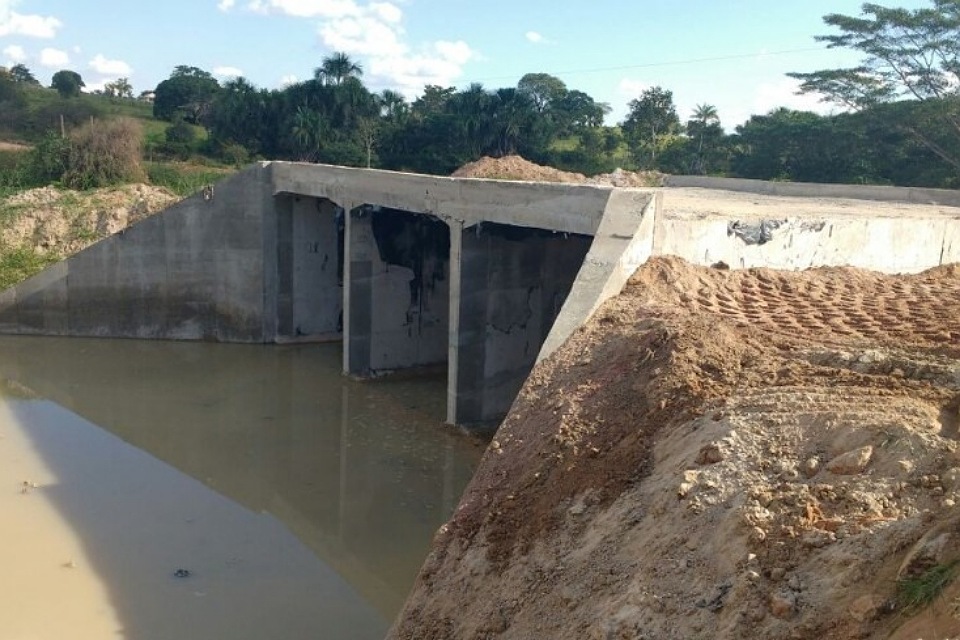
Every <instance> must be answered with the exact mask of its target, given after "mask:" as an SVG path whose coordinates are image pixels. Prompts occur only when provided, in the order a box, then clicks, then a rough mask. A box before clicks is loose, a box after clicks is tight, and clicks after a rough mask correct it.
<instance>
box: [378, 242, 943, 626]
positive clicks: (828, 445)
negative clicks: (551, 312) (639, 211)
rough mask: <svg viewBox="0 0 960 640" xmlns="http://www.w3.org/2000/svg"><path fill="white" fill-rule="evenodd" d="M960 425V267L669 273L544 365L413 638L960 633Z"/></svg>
mask: <svg viewBox="0 0 960 640" xmlns="http://www.w3.org/2000/svg"><path fill="white" fill-rule="evenodd" d="M958 429H960V267H958V266H956V265H954V266H950V267H941V268H938V269H934V270H931V271H928V272H926V273H924V274H920V275H916V276H882V275H878V274H874V273H871V272H866V271H860V270H856V269H838V268H829V269H815V270H810V271H807V272H801V273H792V272H791V273H787V272H777V271H772V270H765V269H754V270H749V271H726V270H716V269H704V268H698V267H693V266H691V265H688V264H687V263H685V262H683V261H681V260H678V259H674V258H657V259H653V260H651V261H650V262H649V263H648V264H647V265H645V266H644V267H642V268H641V269H640V270H639V271H638V272H637V274H636V275H635V276H634V277H633V279H632V280H631V281H630V283H629V285H628V286H627V288H626V290H625V291H624V293H623V294H622V295H621V296H619V297H618V298H615V299H613V300H611V301H610V302H608V303H607V304H606V305H605V306H604V307H603V308H602V309H601V310H600V311H599V312H598V313H597V315H596V316H595V317H594V319H593V320H591V322H590V323H589V324H588V325H586V326H584V327H582V328H581V329H580V330H579V331H578V332H577V333H576V334H575V335H574V336H573V337H572V338H571V339H570V340H569V341H568V342H567V344H566V345H565V346H564V347H563V348H562V349H561V350H560V351H558V352H557V353H556V354H554V355H553V356H552V357H551V358H549V359H548V360H547V361H545V362H543V363H541V365H539V366H538V367H537V368H536V369H535V370H534V372H533V374H532V375H531V377H530V379H529V380H528V382H527V384H526V386H525V387H524V389H523V391H522V392H521V395H520V397H519V399H518V401H517V403H516V405H515V406H514V411H513V412H512V413H511V415H510V416H509V417H508V418H507V420H506V421H505V423H504V425H503V426H502V427H501V429H500V431H499V432H498V434H497V436H496V439H495V440H494V441H493V443H492V444H491V446H490V448H489V450H488V452H487V453H486V455H485V458H484V460H483V463H482V464H481V467H480V469H479V471H478V473H477V475H476V477H475V478H474V480H473V482H472V483H471V485H470V487H469V488H468V489H467V491H466V493H465V495H464V497H463V500H462V502H461V504H460V506H459V508H458V510H457V512H456V514H455V515H454V517H453V518H452V519H451V521H450V522H449V523H448V524H447V525H445V526H444V527H443V528H442V529H441V530H440V532H438V534H437V537H436V539H435V544H434V550H433V552H432V553H431V555H430V557H429V558H428V560H427V562H426V563H425V565H424V567H423V569H422V571H421V574H420V576H419V578H418V581H417V583H416V586H415V588H414V590H413V592H412V594H411V597H410V599H409V601H408V603H407V606H406V609H405V611H404V612H403V614H402V615H401V617H400V618H399V619H398V622H397V625H396V627H395V629H394V630H393V632H392V634H391V637H392V638H403V639H408V638H409V639H413V638H416V639H418V640H426V639H431V638H436V639H439V638H458V639H464V640H466V639H472V638H517V639H519V638H571V639H573V638H576V639H582V638H586V639H614V638H624V639H627V638H648V639H668V638H669V639H689V638H704V639H706V638H724V639H727V638H729V639H734V638H758V639H770V640H774V639H778V640H779V639H781V638H793V639H796V640H806V639H809V640H814V639H816V640H830V639H838V640H839V639H852V638H895V639H897V640H916V639H917V638H925V639H928V640H929V639H937V640H944V639H947V638H960V507H958V503H960V446H958V445H960V442H958V440H960V435H958ZM951 578H956V579H955V580H953V581H952V582H950V579H951Z"/></svg>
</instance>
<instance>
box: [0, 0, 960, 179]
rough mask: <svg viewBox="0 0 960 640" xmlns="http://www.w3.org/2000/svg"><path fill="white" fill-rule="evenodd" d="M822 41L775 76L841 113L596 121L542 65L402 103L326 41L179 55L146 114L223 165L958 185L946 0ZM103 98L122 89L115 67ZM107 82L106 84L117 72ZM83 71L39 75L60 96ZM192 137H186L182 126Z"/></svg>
mask: <svg viewBox="0 0 960 640" xmlns="http://www.w3.org/2000/svg"><path fill="white" fill-rule="evenodd" d="M824 21H825V23H826V24H827V25H828V26H830V27H832V28H834V29H835V30H836V31H838V32H839V33H833V34H830V35H824V36H818V37H817V39H818V40H821V41H823V42H826V43H827V45H828V46H829V47H839V48H849V49H853V50H855V51H858V52H860V53H861V54H862V56H863V60H862V63H861V64H860V65H859V66H857V67H854V68H850V69H827V70H822V71H818V72H814V73H798V74H790V75H792V76H793V77H795V78H796V79H798V80H799V81H800V82H801V90H802V91H804V92H810V93H816V94H818V95H821V96H825V98H826V99H827V100H829V101H831V102H833V103H835V104H837V105H839V106H842V107H843V108H844V111H842V112H840V113H838V114H836V115H828V116H824V115H818V114H816V113H812V112H804V111H796V110H791V109H787V108H780V109H775V110H773V111H771V112H769V113H767V114H762V115H755V116H753V117H751V118H750V119H749V120H748V121H747V122H745V123H743V124H741V125H739V126H737V127H735V129H734V130H733V131H732V132H727V131H725V130H724V128H723V126H722V123H721V121H720V119H719V117H718V114H717V109H716V108H715V107H714V106H713V105H711V104H709V103H703V104H700V105H698V106H697V107H696V109H695V110H694V112H693V113H692V114H691V115H690V117H689V118H687V119H686V120H685V121H683V120H681V118H680V116H679V114H678V112H677V108H676V105H675V103H674V100H673V94H672V92H671V91H670V90H668V89H666V88H664V87H651V88H649V89H647V90H645V91H643V92H642V93H641V94H640V95H639V96H638V97H637V98H636V99H634V100H632V101H631V102H630V103H629V105H628V113H627V116H626V117H625V118H624V120H623V121H622V122H620V123H617V124H616V125H612V126H610V125H606V124H605V123H604V119H605V117H606V116H607V115H608V114H609V113H610V107H609V105H607V104H604V103H602V102H598V101H596V100H595V99H594V98H593V97H591V96H590V95H588V94H587V93H585V92H583V91H579V90H577V89H573V88H570V87H568V86H567V85H566V84H565V83H564V82H563V81H562V80H561V79H559V78H557V77H555V76H552V75H550V74H547V73H529V74H527V75H525V76H523V77H522V78H521V79H520V81H519V82H518V83H517V84H516V86H511V87H504V88H497V89H488V88H486V87H484V86H482V85H480V84H472V85H470V86H468V87H466V88H464V89H457V88H455V87H441V86H427V87H426V88H425V89H424V90H423V92H422V94H421V95H419V96H418V97H417V98H416V99H414V100H412V101H411V100H407V99H406V98H405V97H404V96H403V95H401V94H400V93H397V92H396V91H392V90H384V91H381V92H374V91H371V90H370V89H369V88H368V87H367V86H366V85H365V84H364V83H363V69H362V67H361V65H360V64H359V63H358V62H356V61H355V60H353V59H351V58H350V57H349V56H348V55H346V54H343V53H336V54H334V55H331V56H329V57H327V58H325V59H323V60H322V62H321V64H320V66H318V67H317V69H316V70H315V72H314V75H313V77H312V78H310V79H309V80H306V81H304V82H299V83H296V84H292V85H290V86H287V87H284V88H282V89H272V90H271V89H263V88H258V87H255V86H254V85H252V84H251V83H250V82H249V81H247V80H246V79H244V78H236V79H231V80H228V81H226V82H223V83H220V82H218V81H217V79H216V78H214V76H213V75H212V74H210V73H209V72H207V71H204V70H203V69H199V68H197V67H192V66H178V67H176V68H175V69H174V70H173V72H172V73H171V75H170V77H169V78H167V79H165V80H164V81H162V82H161V83H160V84H159V85H158V86H157V87H156V90H155V91H154V102H153V115H154V117H155V118H158V119H160V120H165V121H168V122H169V123H170V126H169V128H168V129H167V130H166V139H165V141H164V144H163V145H162V146H161V149H160V151H162V152H164V153H167V154H169V155H174V156H177V155H179V156H187V155H189V154H191V153H195V152H197V151H198V150H199V151H203V152H204V153H207V154H209V155H213V156H217V157H220V158H223V159H226V160H229V161H231V162H237V163H239V162H243V161H245V160H247V159H250V158H253V157H262V158H268V159H292V160H300V161H307V162H323V163H330V164H341V165H351V166H366V167H379V168H386V169H395V170H405V171H417V172H424V173H435V174H449V173H450V172H452V171H453V170H454V169H456V168H457V167H459V166H461V165H463V164H465V163H466V162H469V161H472V160H476V159H478V158H479V157H481V156H484V155H490V156H503V155H507V154H520V155H522V156H524V157H526V158H528V159H530V160H533V161H535V162H538V163H541V164H549V165H552V166H557V167H560V168H563V169H568V170H573V171H579V172H583V173H587V174H593V173H600V172H605V171H611V170H613V169H614V168H616V167H618V166H619V167H623V168H628V169H650V170H660V171H664V172H668V173H687V174H691V173H692V174H710V175H727V176H737V177H745V178H760V179H767V180H791V181H812V182H846V183H874V184H896V185H917V186H938V187H951V188H952V187H960V180H958V178H960V97H958V90H960V0H931V6H930V7H926V8H921V9H916V10H906V9H889V8H884V7H881V6H879V5H873V4H866V5H864V7H863V10H862V13H861V15H860V16H844V15H840V14H830V15H828V16H825V18H824ZM121 80H123V82H122V83H120V85H119V86H112V87H110V92H109V95H113V96H115V97H127V98H132V90H131V89H130V87H129V83H127V82H126V80H125V79H121ZM24 82H35V80H33V79H32V74H30V72H29V70H28V69H26V68H25V67H23V66H22V65H18V66H17V67H14V68H13V69H11V70H9V71H7V72H6V73H0V112H2V106H3V101H4V99H5V97H4V96H5V93H4V85H5V84H6V85H8V86H7V89H6V92H7V94H9V93H10V86H11V85H12V86H14V87H15V86H16V85H17V84H18V83H21V84H22V83H24ZM118 82H119V81H118ZM82 86H83V81H82V78H80V77H79V75H78V74H75V73H74V72H70V71H63V72H59V73H58V74H57V75H55V76H54V88H56V89H57V91H58V92H60V94H61V96H63V97H64V99H69V97H70V96H71V95H75V94H76V93H78V92H79V88H80V87H82ZM198 127H202V128H203V129H205V130H206V133H207V135H206V137H205V138H204V139H202V140H201V139H200V137H198V136H197V128H198Z"/></svg>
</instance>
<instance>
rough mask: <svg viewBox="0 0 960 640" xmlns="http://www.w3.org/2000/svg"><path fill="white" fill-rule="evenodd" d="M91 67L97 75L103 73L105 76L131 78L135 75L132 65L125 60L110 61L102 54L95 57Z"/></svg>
mask: <svg viewBox="0 0 960 640" xmlns="http://www.w3.org/2000/svg"><path fill="white" fill-rule="evenodd" d="M89 65H90V68H91V69H93V70H94V71H96V72H97V73H102V74H103V75H105V76H117V77H121V76H129V75H130V74H132V73H133V69H131V68H130V65H129V64H127V63H126V62H124V61H123V60H108V59H107V58H105V57H104V56H103V54H102V53H98V54H97V55H96V56H94V58H93V60H91V61H90V63H89Z"/></svg>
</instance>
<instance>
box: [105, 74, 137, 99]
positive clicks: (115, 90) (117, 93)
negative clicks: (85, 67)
mask: <svg viewBox="0 0 960 640" xmlns="http://www.w3.org/2000/svg"><path fill="white" fill-rule="evenodd" d="M103 92H104V93H105V94H107V95H108V96H110V97H111V98H132V97H133V87H132V86H131V85H130V80H129V79H127V78H117V79H116V80H114V81H113V82H108V83H106V84H105V85H103Z"/></svg>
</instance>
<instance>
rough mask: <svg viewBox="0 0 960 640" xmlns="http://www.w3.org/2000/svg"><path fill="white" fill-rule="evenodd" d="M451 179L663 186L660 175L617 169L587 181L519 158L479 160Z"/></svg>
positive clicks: (462, 168)
mask: <svg viewBox="0 0 960 640" xmlns="http://www.w3.org/2000/svg"><path fill="white" fill-rule="evenodd" d="M453 177H455V178H485V179H488V180H521V181H526V182H564V183H570V184H594V185H602V186H612V187H653V186H660V185H662V184H663V174H660V173H657V172H655V171H624V170H622V169H617V170H616V171H614V172H613V173H606V174H603V175H599V176H594V177H592V178H588V177H587V176H585V175H583V174H582V173H571V172H569V171H561V170H560V169H554V168H553V167H545V166H542V165H539V164H536V163H533V162H530V161H529V160H525V159H523V158H521V157H520V156H504V157H502V158H489V157H485V158H481V159H480V160H477V161H476V162H471V163H469V164H465V165H464V166H462V167H460V168H459V169H457V170H456V171H455V172H454V173H453Z"/></svg>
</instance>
